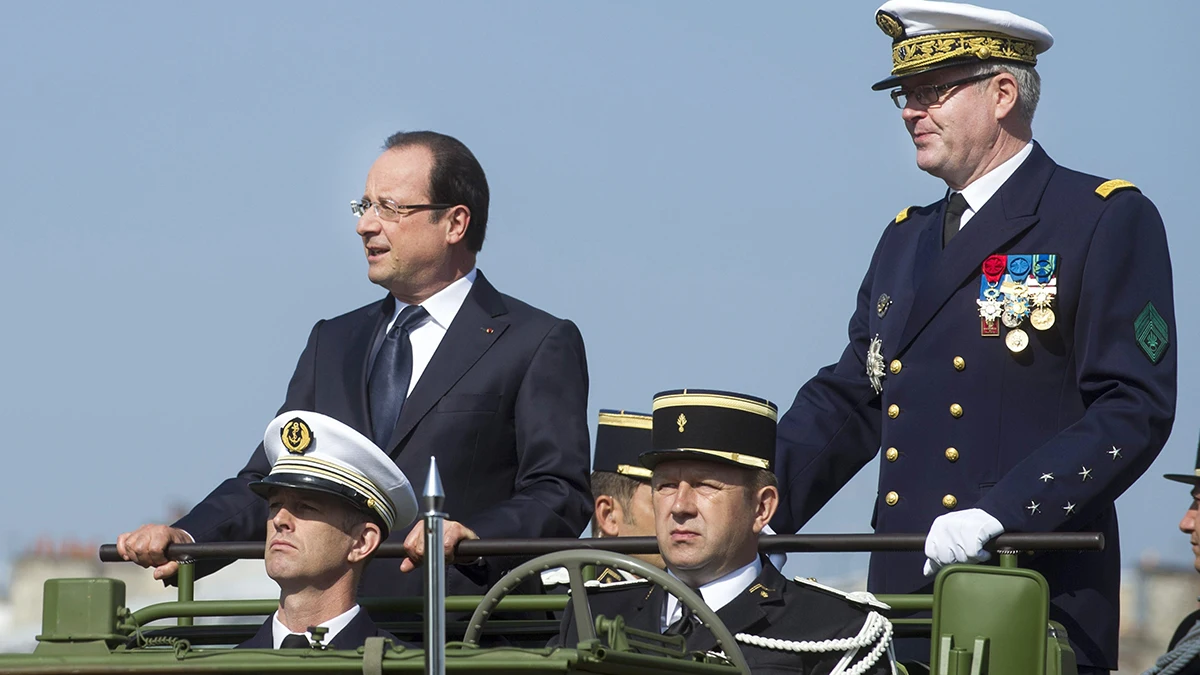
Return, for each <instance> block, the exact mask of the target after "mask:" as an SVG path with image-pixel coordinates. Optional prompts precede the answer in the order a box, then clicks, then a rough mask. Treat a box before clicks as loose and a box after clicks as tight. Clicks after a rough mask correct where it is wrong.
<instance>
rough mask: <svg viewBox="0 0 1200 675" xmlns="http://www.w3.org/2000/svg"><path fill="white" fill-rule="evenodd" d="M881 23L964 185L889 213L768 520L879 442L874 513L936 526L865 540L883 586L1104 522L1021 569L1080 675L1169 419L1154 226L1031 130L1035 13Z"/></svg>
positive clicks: (967, 9) (945, 171)
mask: <svg viewBox="0 0 1200 675" xmlns="http://www.w3.org/2000/svg"><path fill="white" fill-rule="evenodd" d="M876 22H877V24H878V25H879V27H880V28H881V29H882V30H883V31H884V32H885V33H886V34H887V35H888V36H889V37H890V38H892V40H893V42H892V56H893V70H892V74H891V76H890V77H888V78H886V79H884V80H882V81H880V82H878V83H876V84H875V85H874V87H873V88H874V89H876V90H882V89H891V90H892V91H891V96H892V99H893V100H894V101H895V103H896V105H897V107H899V108H900V109H901V118H902V119H903V120H904V123H905V126H906V128H907V130H908V132H909V134H910V136H911V137H912V140H913V144H914V145H915V147H916V156H917V165H918V167H920V168H921V169H922V170H923V171H926V172H927V173H929V174H931V175H933V176H936V177H937V178H940V179H942V180H943V181H945V183H946V185H947V186H948V187H949V190H947V192H946V194H945V196H944V197H942V198H940V199H938V200H937V201H935V202H933V203H932V204H929V205H927V206H914V207H909V208H905V209H903V210H901V211H900V213H899V215H897V216H896V218H895V219H893V220H892V221H891V222H890V223H889V224H888V225H887V226H886V227H885V228H884V230H883V234H882V237H881V238H880V241H879V244H878V246H877V247H876V250H875V253H874V256H873V258H872V260H871V264H870V267H869V268H868V269H867V273H866V276H865V278H864V279H863V282H862V285H861V287H860V288H859V292H858V296H857V305H856V308H855V311H854V314H853V316H852V317H851V320H850V325H849V344H848V345H847V347H846V349H845V351H844V352H843V353H842V356H841V358H840V359H839V360H838V362H837V363H835V364H833V365H831V366H828V367H826V368H823V369H822V370H821V371H819V372H818V373H817V374H816V376H814V377H813V378H812V379H811V380H809V382H808V383H806V384H805V385H804V386H803V387H802V388H801V389H800V391H799V393H798V394H797V395H796V398H795V401H794V403H793V405H792V407H791V409H790V410H789V411H788V412H787V413H786V414H785V415H784V416H783V418H782V419H781V420H780V423H779V438H778V458H779V467H778V470H777V474H778V475H779V478H780V482H781V484H782V485H783V486H784V488H785V489H784V490H783V496H782V506H781V508H780V510H779V513H778V515H777V516H776V518H775V520H774V525H775V528H776V529H777V530H779V531H781V532H794V531H796V530H797V529H798V528H800V527H802V526H803V525H804V524H805V523H806V522H807V521H808V520H809V519H810V518H811V517H812V516H813V514H815V513H816V512H817V511H818V510H819V509H820V508H821V507H822V506H823V505H824V504H825V503H826V501H828V500H829V499H830V498H831V497H832V496H833V495H834V493H835V492H837V490H838V489H839V488H840V487H841V486H842V485H844V484H845V483H846V482H847V481H848V480H849V479H850V478H851V477H852V476H853V475H854V474H855V473H856V472H857V471H858V470H859V469H861V468H862V467H863V466H864V465H865V464H866V463H867V462H869V461H871V459H872V458H873V457H875V455H876V454H877V453H878V452H879V451H880V450H881V449H882V451H883V456H882V458H881V461H880V477H879V492H878V496H877V500H876V503H875V515H874V516H873V518H872V525H873V527H874V528H875V530H876V531H877V532H889V533H905V532H928V538H927V541H926V549H925V555H924V556H921V555H920V554H916V553H885V554H878V555H874V556H872V559H871V569H870V579H869V587H870V589H871V590H873V591H875V592H885V593H906V592H912V591H921V590H925V591H928V589H929V587H930V583H931V581H932V579H931V578H930V575H931V574H932V573H933V572H935V571H936V569H937V568H938V567H940V566H942V565H946V564H949V563H953V562H973V561H981V560H985V559H987V557H988V553H987V552H986V551H984V550H983V548H982V547H983V545H984V544H985V543H986V542H987V541H989V540H990V539H992V538H993V537H995V536H997V535H999V534H1001V533H1003V532H1048V531H1099V532H1103V533H1104V534H1105V535H1106V542H1107V548H1106V550H1105V551H1104V553H1102V554H1096V553H1058V554H1046V555H1042V556H1037V557H1034V558H1031V559H1025V560H1023V561H1022V564H1028V565H1029V566H1031V567H1033V568H1035V569H1037V570H1039V571H1040V572H1041V573H1042V574H1044V575H1045V576H1046V578H1047V581H1048V582H1049V584H1050V589H1051V593H1052V596H1053V597H1052V607H1051V618H1053V619H1054V620H1056V621H1059V622H1062V623H1063V625H1064V626H1065V627H1066V628H1067V629H1068V631H1069V635H1070V637H1071V643H1072V645H1073V647H1074V649H1075V651H1076V655H1077V658H1078V661H1079V663H1080V664H1081V672H1097V671H1105V670H1108V669H1112V668H1115V667H1116V665H1117V654H1116V645H1117V619H1118V589H1119V584H1120V551H1119V543H1118V542H1119V540H1118V534H1117V520H1116V512H1115V510H1114V507H1113V501H1114V500H1115V499H1116V498H1117V496H1118V495H1120V494H1121V493H1122V492H1123V491H1124V490H1125V489H1126V488H1128V487H1129V485H1130V484H1131V483H1132V482H1133V481H1134V480H1136V479H1137V477H1138V476H1139V475H1141V473H1142V472H1143V471H1144V470H1145V469H1146V467H1147V466H1149V465H1150V463H1151V461H1152V460H1153V459H1154V457H1155V456H1156V455H1157V454H1158V452H1159V450H1160V449H1161V448H1162V446H1163V444H1164V443H1165V442H1166V440H1167V436H1168V435H1169V433H1170V430H1171V425H1172V422H1173V420H1174V416H1175V379H1176V351H1177V350H1176V349H1174V345H1173V344H1172V342H1173V340H1174V339H1175V314H1174V304H1173V299H1172V290H1171V263H1170V257H1169V255H1168V251H1167V241H1166V234H1165V231H1164V228H1163V224H1162V220H1161V219H1160V217H1159V214H1158V212H1157V210H1156V209H1155V208H1154V205H1153V204H1152V203H1151V202H1150V200H1149V199H1147V198H1146V197H1145V196H1143V195H1142V194H1141V192H1140V191H1139V190H1138V189H1137V188H1136V187H1135V186H1134V185H1133V184H1132V183H1129V182H1127V181H1124V180H1110V179H1108V178H1103V177H1098V176H1089V175H1087V174H1083V173H1079V172H1076V171H1072V170H1070V169H1067V168H1065V167H1062V166H1059V165H1058V164H1056V163H1055V162H1054V160H1052V159H1051V158H1050V156H1049V155H1048V154H1047V153H1046V151H1045V150H1044V149H1043V148H1042V147H1041V145H1040V144H1038V143H1037V142H1036V141H1034V140H1033V132H1032V126H1031V125H1032V120H1033V115H1034V110H1035V109H1036V105H1037V100H1038V95H1039V88H1040V81H1039V77H1038V74H1037V72H1036V70H1035V68H1034V65H1035V63H1036V62H1037V55H1038V54H1040V53H1042V52H1044V51H1045V50H1047V49H1049V47H1050V45H1051V44H1052V41H1053V39H1052V37H1051V36H1050V33H1049V32H1048V31H1047V30H1046V29H1045V28H1044V27H1043V26H1041V25H1040V24H1038V23H1035V22H1033V21H1030V20H1028V19H1024V18H1022V17H1019V16H1016V15H1014V14H1011V13H1008V12H1001V11H995V10H990V9H984V8H980V7H975V6H971V5H962V4H957V3H943V2H927V1H923V0H893V1H891V2H888V3H886V4H884V5H883V6H882V7H881V8H880V9H879V11H878V13H877V14H876ZM926 644H927V643H926ZM897 645H898V648H900V642H898V643H897ZM926 653H927V652H926ZM904 656H905V657H906V658H912V656H911V652H909V653H906V654H904Z"/></svg>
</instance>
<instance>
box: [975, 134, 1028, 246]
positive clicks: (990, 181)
mask: <svg viewBox="0 0 1200 675" xmlns="http://www.w3.org/2000/svg"><path fill="white" fill-rule="evenodd" d="M1032 152H1033V141H1030V142H1029V143H1026V144H1025V147H1023V148H1021V149H1020V151H1018V152H1017V154H1015V155H1013V156H1012V157H1009V158H1008V159H1006V160H1004V163H1003V164H1001V165H1000V166H998V167H996V168H994V169H992V170H991V171H989V172H987V173H985V174H983V175H982V176H980V177H979V178H976V179H975V182H974V183H971V184H970V185H968V186H967V187H965V188H963V189H962V196H963V198H964V199H966V200H967V207H968V208H967V210H966V211H965V212H963V217H962V222H961V224H960V225H959V229H960V230H961V229H962V228H963V227H966V225H967V221H968V220H970V219H971V217H972V216H974V215H975V214H976V213H978V212H979V210H980V209H982V208H983V205H984V204H987V203H988V200H989V199H991V198H992V196H993V195H995V194H996V193H997V192H998V191H999V190H1000V187H1001V186H1003V185H1004V184H1005V183H1006V182H1008V179H1009V178H1012V175H1013V174H1014V173H1016V171H1017V169H1019V168H1020V167H1021V164H1022V163H1024V162H1025V160H1026V159H1027V158H1028V157H1029V155H1030V153H1032Z"/></svg>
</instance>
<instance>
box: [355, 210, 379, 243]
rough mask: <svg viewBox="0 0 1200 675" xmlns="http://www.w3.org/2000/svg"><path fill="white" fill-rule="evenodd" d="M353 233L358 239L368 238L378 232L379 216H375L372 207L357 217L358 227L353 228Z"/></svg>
mask: <svg viewBox="0 0 1200 675" xmlns="http://www.w3.org/2000/svg"><path fill="white" fill-rule="evenodd" d="M354 231H355V232H357V233H358V235H359V236H360V237H369V236H371V235H373V234H375V233H376V232H379V216H377V215H375V208H374V207H372V208H369V209H367V210H366V211H363V214H362V215H361V216H359V217H358V225H356V226H355V228H354Z"/></svg>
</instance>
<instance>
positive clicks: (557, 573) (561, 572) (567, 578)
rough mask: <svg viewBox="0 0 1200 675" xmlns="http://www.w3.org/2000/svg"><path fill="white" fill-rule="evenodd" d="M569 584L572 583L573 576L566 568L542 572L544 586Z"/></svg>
mask: <svg viewBox="0 0 1200 675" xmlns="http://www.w3.org/2000/svg"><path fill="white" fill-rule="evenodd" d="M569 583H571V575H570V574H569V573H568V572H567V568H565V567H555V568H553V569H548V570H545V571H544V572H542V585H543V586H546V587H551V586H563V585H566V584H569Z"/></svg>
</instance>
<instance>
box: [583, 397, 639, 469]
mask: <svg viewBox="0 0 1200 675" xmlns="http://www.w3.org/2000/svg"><path fill="white" fill-rule="evenodd" d="M652 422H653V419H652V418H651V417H650V415H647V414H646V413H639V412H631V411H628V410H601V411H600V418H599V420H598V424H597V425H596V453H595V455H594V456H593V457H592V470H593V471H609V472H612V473H619V474H621V475H622V476H628V477H630V478H636V479H638V480H648V479H649V478H650V470H649V469H647V468H645V467H644V466H642V465H641V464H640V463H639V462H638V456H639V455H641V454H642V453H643V452H646V451H647V450H649V449H650V426H651V424H652Z"/></svg>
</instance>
